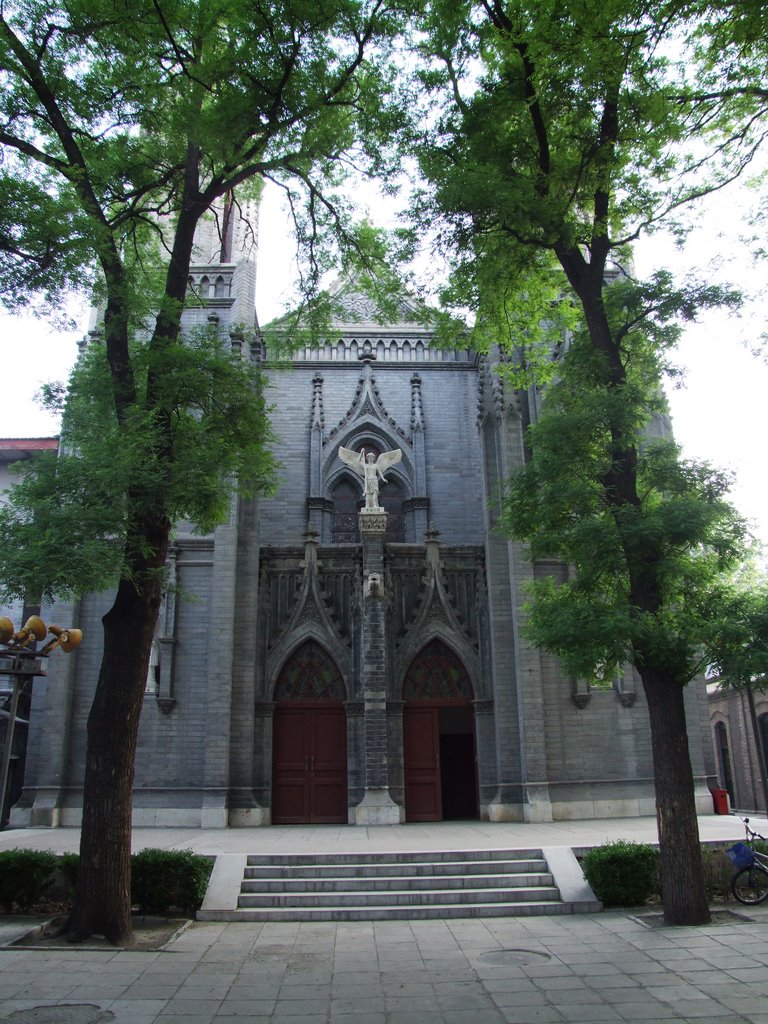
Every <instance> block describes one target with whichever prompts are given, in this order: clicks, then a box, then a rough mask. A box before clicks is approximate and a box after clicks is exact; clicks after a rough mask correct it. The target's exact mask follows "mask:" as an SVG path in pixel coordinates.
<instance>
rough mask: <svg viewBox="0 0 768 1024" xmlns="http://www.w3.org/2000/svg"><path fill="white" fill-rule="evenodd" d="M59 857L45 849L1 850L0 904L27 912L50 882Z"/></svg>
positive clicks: (7, 911)
mask: <svg viewBox="0 0 768 1024" xmlns="http://www.w3.org/2000/svg"><path fill="white" fill-rule="evenodd" d="M57 862H58V858H57V857H56V854H55V853H49V852H48V851H47V850H19V849H14V850H2V851H0V905H1V906H2V908H3V910H4V912H5V913H6V914H10V913H11V912H12V911H13V908H14V907H16V909H17V910H20V911H22V912H23V911H26V910H29V908H30V907H32V906H34V905H35V904H36V903H38V902H39V901H40V900H41V899H42V898H43V896H44V895H45V892H46V890H47V889H48V888H49V886H50V885H51V883H52V882H53V879H54V876H55V873H56V866H57Z"/></svg>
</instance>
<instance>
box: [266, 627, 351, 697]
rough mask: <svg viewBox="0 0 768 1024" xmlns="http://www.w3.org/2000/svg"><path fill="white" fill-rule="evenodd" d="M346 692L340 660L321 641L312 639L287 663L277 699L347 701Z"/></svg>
mask: <svg viewBox="0 0 768 1024" xmlns="http://www.w3.org/2000/svg"><path fill="white" fill-rule="evenodd" d="M345 697H346V692H345V689H344V680H343V679H342V678H341V673H340V672H339V670H338V668H337V666H336V663H335V662H334V660H333V659H332V658H331V656H330V655H329V654H328V652H327V651H325V650H324V649H323V648H322V647H321V646H320V644H318V643H316V642H315V641H314V640H308V641H307V642H306V643H304V644H302V645H301V647H299V648H298V650H296V651H294V652H293V654H292V655H291V656H290V658H289V659H288V660H287V661H286V663H285V665H283V669H282V672H281V673H280V676H279V678H278V680H277V685H276V686H275V700H276V701H280V700H344V699H345Z"/></svg>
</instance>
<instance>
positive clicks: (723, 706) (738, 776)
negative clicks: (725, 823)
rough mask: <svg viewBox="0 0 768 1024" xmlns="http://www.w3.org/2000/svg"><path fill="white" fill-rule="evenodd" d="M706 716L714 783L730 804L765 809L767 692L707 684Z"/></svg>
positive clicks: (743, 807)
mask: <svg viewBox="0 0 768 1024" xmlns="http://www.w3.org/2000/svg"><path fill="white" fill-rule="evenodd" d="M708 689H709V718H710V726H711V730H712V742H713V744H714V748H715V763H716V767H717V773H718V779H719V781H718V787H719V788H721V789H724V790H725V791H726V792H727V793H728V802H729V804H730V806H731V807H732V808H738V809H739V810H741V811H751V812H755V811H757V812H759V813H761V814H766V813H768V803H767V802H766V791H767V787H766V782H765V766H766V762H768V693H764V692H762V693H761V692H760V691H758V690H755V691H753V692H752V694H749V693H748V692H746V691H744V690H739V691H734V690H728V689H721V688H720V687H719V686H718V684H716V683H710V684H709V687H708Z"/></svg>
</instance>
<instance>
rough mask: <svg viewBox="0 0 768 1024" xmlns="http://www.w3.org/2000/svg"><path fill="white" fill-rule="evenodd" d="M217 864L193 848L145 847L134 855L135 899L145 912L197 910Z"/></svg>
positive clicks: (132, 893)
mask: <svg viewBox="0 0 768 1024" xmlns="http://www.w3.org/2000/svg"><path fill="white" fill-rule="evenodd" d="M212 867H213V863H212V861H211V860H210V858H208V857H201V856H200V855H199V854H196V853H192V851H191V850H152V849H150V850H142V851H141V853H134V855H133V856H132V857H131V899H132V901H133V904H134V906H135V907H137V908H138V910H139V911H141V913H143V914H165V913H167V912H168V911H169V910H183V911H184V912H185V913H194V911H195V910H197V908H198V907H199V906H200V904H201V903H202V902H203V897H204V896H205V890H206V887H207V885H208V879H209V877H210V874H211V869H212Z"/></svg>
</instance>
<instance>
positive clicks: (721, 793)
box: [710, 789, 731, 814]
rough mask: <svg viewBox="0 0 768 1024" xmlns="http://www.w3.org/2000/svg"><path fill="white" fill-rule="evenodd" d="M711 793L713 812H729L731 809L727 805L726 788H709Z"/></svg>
mask: <svg viewBox="0 0 768 1024" xmlns="http://www.w3.org/2000/svg"><path fill="white" fill-rule="evenodd" d="M710 792H711V793H712V802H713V803H714V805H715V814H730V813H731V809H730V807H729V806H728V790H727V789H713V790H710Z"/></svg>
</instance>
